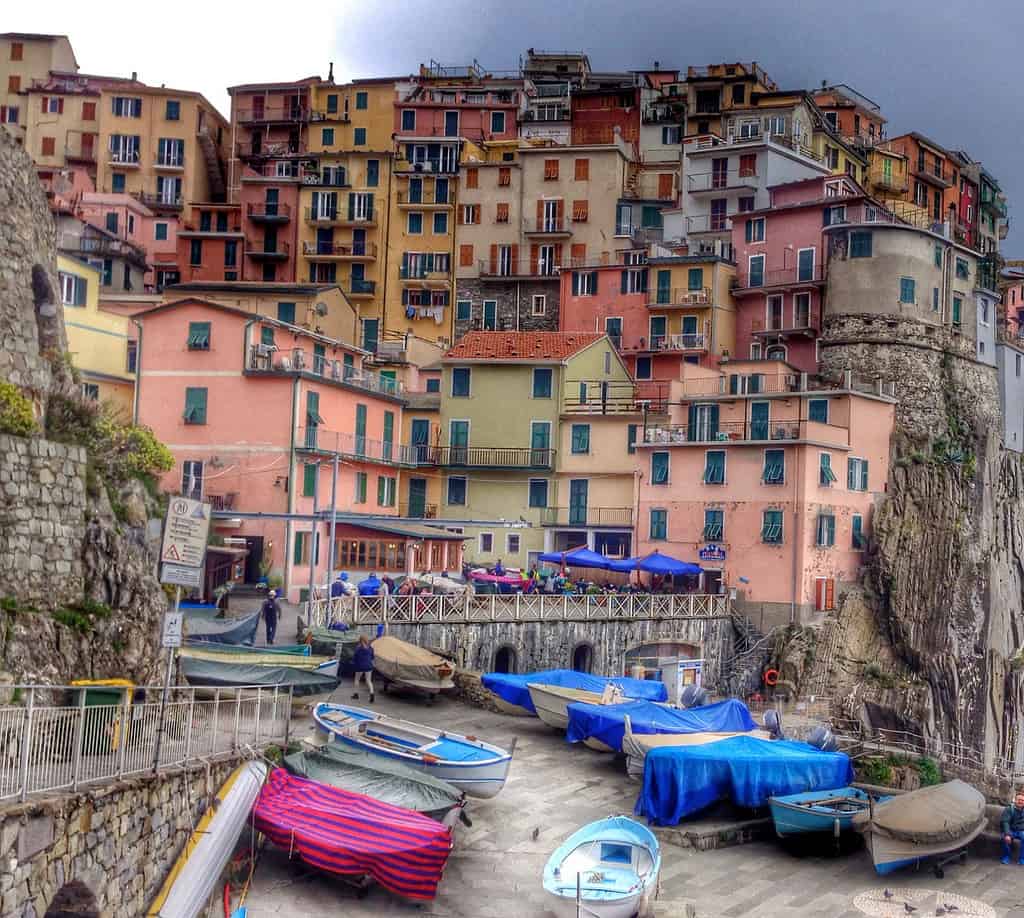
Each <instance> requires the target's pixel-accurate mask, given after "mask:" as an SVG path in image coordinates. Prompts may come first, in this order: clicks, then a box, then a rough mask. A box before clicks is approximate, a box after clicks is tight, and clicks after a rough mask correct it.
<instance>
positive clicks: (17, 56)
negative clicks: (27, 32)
mask: <svg viewBox="0 0 1024 918" xmlns="http://www.w3.org/2000/svg"><path fill="white" fill-rule="evenodd" d="M24 53H25V44H24V42H20V41H12V42H11V60H12V61H20V60H22V55H23V54H24Z"/></svg>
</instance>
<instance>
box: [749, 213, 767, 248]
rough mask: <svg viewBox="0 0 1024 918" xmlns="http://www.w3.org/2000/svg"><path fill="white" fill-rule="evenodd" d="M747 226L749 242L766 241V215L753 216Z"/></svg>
mask: <svg viewBox="0 0 1024 918" xmlns="http://www.w3.org/2000/svg"><path fill="white" fill-rule="evenodd" d="M745 226H746V241H747V242H764V217H752V218H751V219H749V220H747V221H746V224H745Z"/></svg>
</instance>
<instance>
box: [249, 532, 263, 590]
mask: <svg viewBox="0 0 1024 918" xmlns="http://www.w3.org/2000/svg"><path fill="white" fill-rule="evenodd" d="M245 547H246V548H247V549H248V550H249V554H248V556H247V557H246V559H245V582H246V583H258V582H259V579H260V577H262V576H263V570H262V565H263V536H245Z"/></svg>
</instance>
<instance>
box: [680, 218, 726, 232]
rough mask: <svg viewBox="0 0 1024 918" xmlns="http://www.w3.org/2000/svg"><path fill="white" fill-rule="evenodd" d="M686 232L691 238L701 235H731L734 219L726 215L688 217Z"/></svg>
mask: <svg viewBox="0 0 1024 918" xmlns="http://www.w3.org/2000/svg"><path fill="white" fill-rule="evenodd" d="M686 232H687V233H688V234H689V235H691V236H696V235H698V234H700V233H731V232H732V218H731V217H727V216H726V215H724V214H698V215H696V216H693V217H687V218H686Z"/></svg>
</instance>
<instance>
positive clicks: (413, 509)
mask: <svg viewBox="0 0 1024 918" xmlns="http://www.w3.org/2000/svg"><path fill="white" fill-rule="evenodd" d="M437 509H438V508H437V504H428V503H426V502H425V501H412V502H410V503H407V504H399V505H398V515H399V516H406V517H410V518H412V519H414V520H436V519H437Z"/></svg>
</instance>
